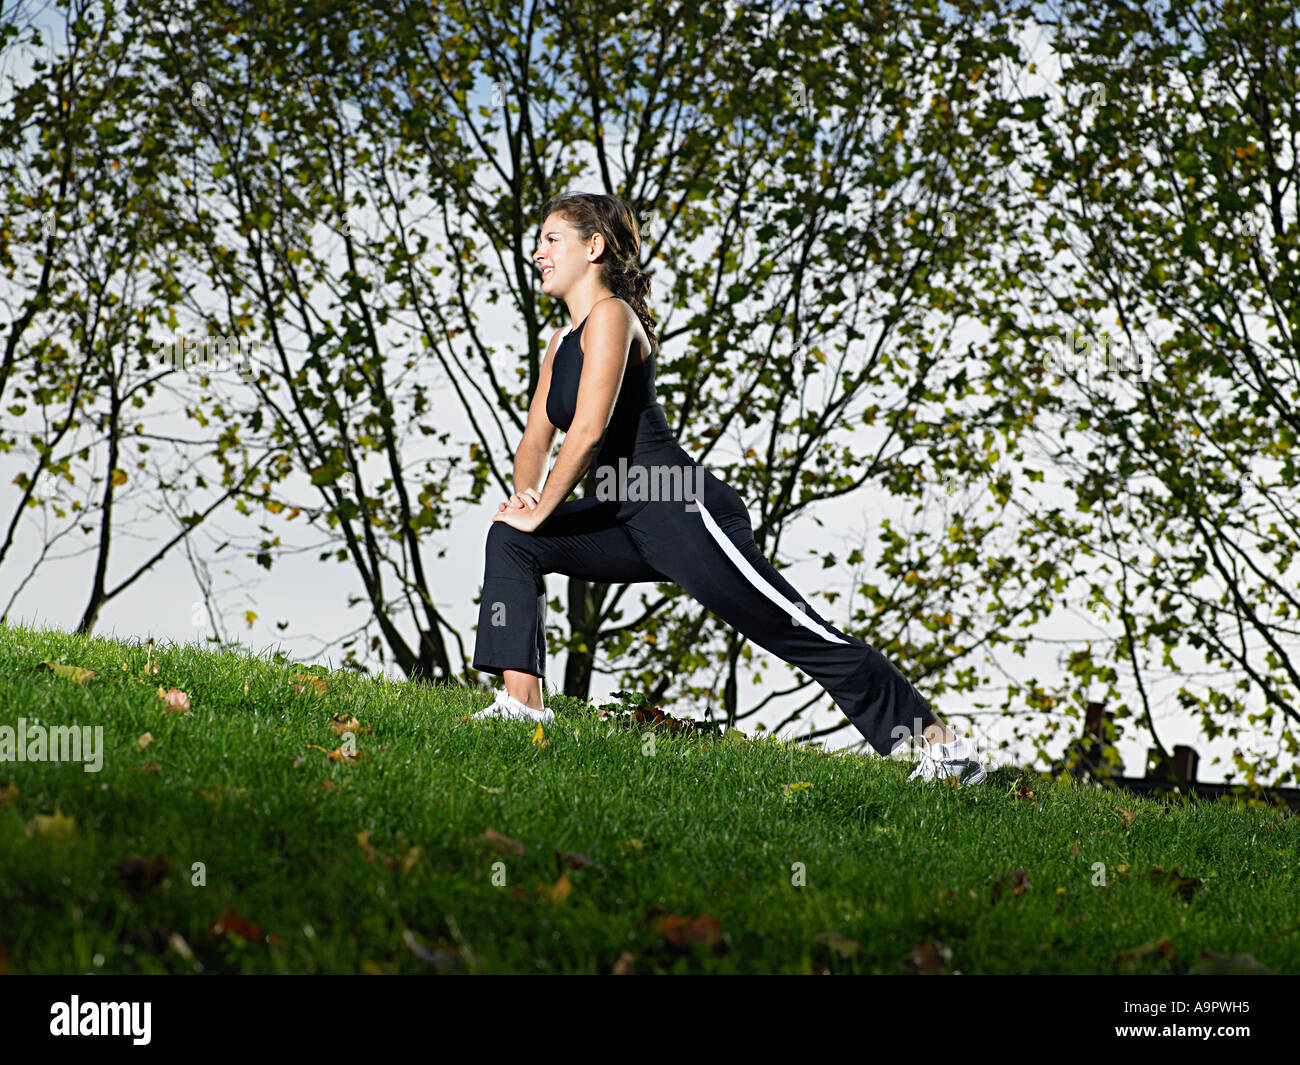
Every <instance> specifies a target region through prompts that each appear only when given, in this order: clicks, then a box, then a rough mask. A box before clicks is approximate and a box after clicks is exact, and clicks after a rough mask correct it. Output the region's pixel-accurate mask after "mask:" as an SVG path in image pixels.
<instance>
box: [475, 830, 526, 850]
mask: <svg viewBox="0 0 1300 1065" xmlns="http://www.w3.org/2000/svg"><path fill="white" fill-rule="evenodd" d="M470 842H471V843H482V844H483V845H484V846H488V847H494V848H496V849H497V850H499V851H501V852H502V853H503V854H514V855H520V854H523V853H524V845H523V844H522V843H520V842H519V841H518V840H515V839H511V838H510V837H509V836H503V835H502V834H501V833H500V832H496V831H493V830H492V829H490V828H489V829H486V830H484V832H483V835H481V836H475V837H474V838H473V839H472V840H470Z"/></svg>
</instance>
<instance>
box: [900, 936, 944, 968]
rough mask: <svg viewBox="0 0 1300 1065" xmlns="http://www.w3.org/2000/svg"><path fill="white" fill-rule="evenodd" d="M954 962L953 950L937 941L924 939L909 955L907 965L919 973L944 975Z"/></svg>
mask: <svg viewBox="0 0 1300 1065" xmlns="http://www.w3.org/2000/svg"><path fill="white" fill-rule="evenodd" d="M951 962H952V948H950V947H948V946H946V945H945V944H943V943H940V942H939V940H937V939H922V940H920V941H919V942H918V943H917V944H916V945H915V946H914V947H913V948H912V949H911V950H910V951H908V953H907V964H908V965H910V966H911V967H912V969H913V970H914V971H915V972H918V973H944V972H947V971H948V967H949V964H950V963H951Z"/></svg>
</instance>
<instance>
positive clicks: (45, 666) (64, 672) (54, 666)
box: [36, 662, 95, 684]
mask: <svg viewBox="0 0 1300 1065" xmlns="http://www.w3.org/2000/svg"><path fill="white" fill-rule="evenodd" d="M36 668H37V669H38V670H43V671H45V672H48V673H55V674H57V675H58V676H60V677H63V678H64V679H65V680H70V681H72V682H73V683H74V684H85V683H86V681H88V680H90V679H91V678H92V677H94V676H95V671H94V670H93V669H82V668H81V667H80V666H68V665H64V664H63V663H62V662H42V663H41V664H40V665H38V666H37V667H36Z"/></svg>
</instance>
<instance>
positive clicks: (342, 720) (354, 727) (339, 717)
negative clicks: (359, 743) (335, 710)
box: [330, 714, 361, 734]
mask: <svg viewBox="0 0 1300 1065" xmlns="http://www.w3.org/2000/svg"><path fill="white" fill-rule="evenodd" d="M330 728H332V729H333V730H334V731H335V732H337V733H339V734H342V733H344V732H354V733H355V732H360V731H361V722H360V721H358V720H357V719H356V718H355V717H350V716H349V715H348V714H335V715H334V716H333V717H332V718H331V719H330Z"/></svg>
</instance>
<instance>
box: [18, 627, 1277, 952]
mask: <svg viewBox="0 0 1300 1065" xmlns="http://www.w3.org/2000/svg"><path fill="white" fill-rule="evenodd" d="M43 662H44V663H55V664H62V665H71V666H76V667H81V668H83V669H89V670H91V671H93V672H94V674H95V675H94V676H93V677H85V676H68V675H65V674H66V673H67V672H68V671H64V670H52V669H50V668H48V667H43V666H42V665H41V663H43ZM172 688H175V689H177V690H178V692H180V693H184V695H185V697H187V699H188V703H189V705H188V707H184V703H185V701H186V699H183V698H182V697H181V696H180V695H179V694H172V695H171V696H170V701H169V700H168V699H165V698H164V697H162V696H160V691H161V692H162V693H163V695H167V694H168V693H169V692H170V691H171V689H172ZM0 690H2V691H3V693H4V695H3V701H2V703H0V726H7V727H8V728H9V729H11V730H13V734H14V736H17V730H18V729H19V728H20V726H21V727H22V728H24V729H25V730H26V732H27V735H28V736H29V737H30V736H31V735H32V734H33V729H34V728H35V727H37V726H39V727H41V728H46V729H48V728H50V727H52V726H68V725H75V726H78V727H83V726H90V727H91V728H92V729H93V728H94V727H95V726H102V736H103V749H102V752H100V753H101V756H102V765H101V767H100V768H99V769H98V770H97V771H93V772H87V771H86V765H85V764H84V762H83V761H70V760H65V761H12V760H11V761H0V912H3V913H4V916H5V920H4V921H3V924H2V925H0V972H3V971H6V970H7V971H10V972H15V973H76V972H91V971H98V972H115V973H128V972H145V973H156V972H209V973H210V972H259V973H270V972H277V973H282V972H295V973H301V972H383V973H387V972H428V971H431V970H433V971H446V972H530V973H532V972H550V973H557V972H566V973H574V972H602V973H603V972H637V973H649V972H763V973H817V972H823V971H826V970H829V971H831V972H836V973H841V972H843V973H848V972H873V973H909V972H917V971H940V972H951V971H959V972H964V973H1021V972H1053V973H1057V972H1093V973H1109V972H1130V971H1131V972H1188V971H1195V972H1204V971H1244V970H1249V969H1251V968H1253V967H1256V966H1259V967H1263V968H1265V969H1267V970H1269V971H1272V972H1292V973H1294V972H1300V929H1298V928H1297V919H1296V913H1295V893H1296V886H1297V885H1296V870H1297V864H1298V863H1300V827H1298V824H1297V819H1296V818H1295V817H1294V816H1292V815H1288V814H1285V813H1279V812H1270V811H1266V810H1260V809H1250V808H1235V807H1233V806H1229V805H1227V804H1223V803H1217V804H1212V803H1206V802H1195V801H1194V802H1192V803H1190V804H1187V803H1182V802H1174V803H1166V802H1163V801H1155V800H1149V799H1144V798H1140V797H1136V796H1132V795H1127V794H1125V793H1122V792H1118V793H1117V792H1110V791H1103V790H1100V789H1095V788H1085V787H1081V786H1079V785H1078V784H1076V783H1075V782H1073V781H1071V780H1057V781H1051V780H1043V779H1040V778H1039V777H1038V776H1036V775H1033V774H1027V773H1022V772H1019V771H1016V770H1013V769H1010V768H1007V767H1003V768H1000V769H998V770H996V771H995V772H993V773H990V775H989V777H988V779H987V780H986V781H985V782H984V783H983V784H981V785H977V786H973V787H968V788H955V787H952V786H949V785H946V784H943V783H934V784H923V783H921V782H919V781H908V780H907V779H906V776H907V774H908V773H909V772H910V766H909V765H908V764H907V763H903V762H894V761H890V760H886V759H873V758H864V757H860V756H856V755H838V754H827V753H823V752H821V751H817V750H809V749H806V748H804V747H801V746H799V745H796V744H785V743H780V742H776V741H774V740H772V739H770V738H764V739H752V738H749V737H746V736H743V735H741V734H740V733H737V732H731V733H729V734H728V735H727V736H725V737H718V736H710V735H706V734H703V733H700V732H697V731H695V730H680V731H676V732H674V730H672V729H671V728H669V727H668V724H667V723H665V724H660V725H657V726H650V725H646V724H644V723H639V722H635V721H631V720H629V719H628V717H627V715H624V716H623V717H622V718H619V717H618V716H616V715H612V716H607V717H603V718H602V717H600V716H598V713H599V710H598V708H596V707H593V706H590V705H588V704H585V703H582V702H579V701H577V700H571V699H564V698H556V699H554V700H553V701H552V702H551V703H550V704H549V705H551V707H552V709H554V710H555V711H556V714H557V719H556V721H555V722H554V723H553V724H551V725H547V726H543V727H542V729H541V733H540V734H539V733H538V727H537V726H536V725H534V724H530V723H526V722H510V721H504V722H491V721H486V722H485V721H471V720H467V718H468V715H469V714H470V713H472V712H473V711H475V710H478V709H481V708H483V707H484V706H486V705H487V704H488V703H489V702H490V698H489V696H488V695H486V694H484V693H482V692H475V691H473V690H472V689H468V688H457V687H445V686H427V685H425V686H422V685H415V684H404V683H403V684H394V683H389V682H385V681H382V680H375V679H371V678H367V677H364V676H359V675H357V674H354V673H348V672H335V673H328V672H327V671H326V670H324V669H323V668H321V667H312V668H311V669H304V668H303V667H301V666H295V665H293V664H291V663H285V662H276V661H273V660H268V659H267V658H265V657H263V658H258V657H252V656H238V655H232V654H217V653H212V652H209V651H207V650H204V649H202V648H199V647H195V646H186V645H178V646H164V647H157V648H153V649H152V651H151V650H150V649H149V648H147V647H146V646H143V645H141V644H138V643H136V642H131V641H117V640H112V639H103V638H80V637H76V636H70V635H66V634H62V633H58V632H49V631H36V630H32V629H25V628H15V627H0ZM662 709H665V710H667V711H668V712H669V713H671V711H672V708H671V707H664V708H662ZM20 719H22V720H21V722H20ZM345 733H346V734H345ZM15 742H16V741H15ZM353 749H355V757H354V756H353V754H352V753H351V752H352V750H353ZM81 757H82V758H83V759H84V758H85V752H82V753H81Z"/></svg>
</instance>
